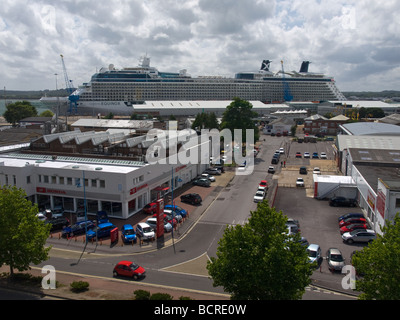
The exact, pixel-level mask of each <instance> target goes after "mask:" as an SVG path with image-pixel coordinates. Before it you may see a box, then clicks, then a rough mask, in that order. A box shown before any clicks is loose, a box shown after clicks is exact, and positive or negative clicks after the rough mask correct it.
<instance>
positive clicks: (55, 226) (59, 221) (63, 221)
mask: <svg viewBox="0 0 400 320" xmlns="http://www.w3.org/2000/svg"><path fill="white" fill-rule="evenodd" d="M44 223H45V224H51V229H50V231H55V230H60V229H62V228H64V227H67V226H69V220H68V219H67V218H64V217H60V218H53V219H48V220H45V222H44Z"/></svg>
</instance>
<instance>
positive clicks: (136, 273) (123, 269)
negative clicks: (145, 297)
mask: <svg viewBox="0 0 400 320" xmlns="http://www.w3.org/2000/svg"><path fill="white" fill-rule="evenodd" d="M145 275H146V270H145V269H144V268H143V267H141V266H139V265H137V264H136V263H134V262H132V261H120V262H118V263H117V265H116V266H115V267H114V270H113V276H114V277H117V276H123V277H129V278H133V279H134V280H138V279H140V278H142V277H144V276H145Z"/></svg>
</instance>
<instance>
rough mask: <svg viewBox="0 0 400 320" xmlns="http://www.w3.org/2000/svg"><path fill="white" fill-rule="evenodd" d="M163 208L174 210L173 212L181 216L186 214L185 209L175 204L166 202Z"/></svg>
mask: <svg viewBox="0 0 400 320" xmlns="http://www.w3.org/2000/svg"><path fill="white" fill-rule="evenodd" d="M164 210H174V212H175V214H180V215H181V216H182V217H183V218H185V217H186V216H187V211H186V210H185V209H183V208H181V207H180V206H177V205H171V204H166V205H165V206H164Z"/></svg>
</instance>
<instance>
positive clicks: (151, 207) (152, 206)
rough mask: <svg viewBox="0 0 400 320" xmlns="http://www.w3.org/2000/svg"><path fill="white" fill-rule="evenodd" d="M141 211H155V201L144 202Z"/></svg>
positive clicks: (150, 212) (147, 212) (149, 212)
mask: <svg viewBox="0 0 400 320" xmlns="http://www.w3.org/2000/svg"><path fill="white" fill-rule="evenodd" d="M143 212H144V213H146V214H152V213H156V212H157V203H155V202H151V203H148V204H146V205H145V206H144V207H143Z"/></svg>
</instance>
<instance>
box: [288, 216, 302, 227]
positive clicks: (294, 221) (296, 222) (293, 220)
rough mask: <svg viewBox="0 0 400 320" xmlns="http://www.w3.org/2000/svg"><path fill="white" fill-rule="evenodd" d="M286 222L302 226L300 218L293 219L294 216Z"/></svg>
mask: <svg viewBox="0 0 400 320" xmlns="http://www.w3.org/2000/svg"><path fill="white" fill-rule="evenodd" d="M286 224H294V225H296V226H297V227H299V228H300V222H299V220H295V219H292V218H288V219H287V220H286Z"/></svg>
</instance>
